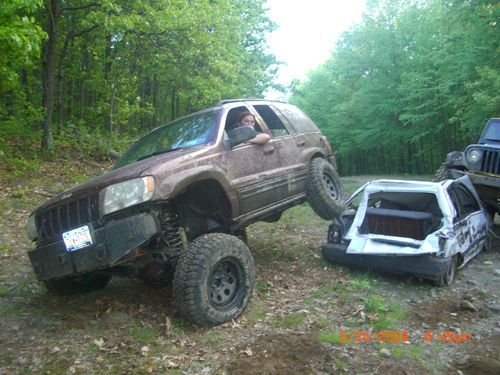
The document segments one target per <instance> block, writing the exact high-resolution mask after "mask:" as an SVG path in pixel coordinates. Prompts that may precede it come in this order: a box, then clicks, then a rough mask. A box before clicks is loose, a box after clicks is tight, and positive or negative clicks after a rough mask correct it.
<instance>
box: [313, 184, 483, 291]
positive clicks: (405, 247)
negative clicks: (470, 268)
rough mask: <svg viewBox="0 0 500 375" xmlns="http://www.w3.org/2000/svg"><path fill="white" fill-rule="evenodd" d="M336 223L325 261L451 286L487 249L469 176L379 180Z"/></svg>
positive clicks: (355, 198)
mask: <svg viewBox="0 0 500 375" xmlns="http://www.w3.org/2000/svg"><path fill="white" fill-rule="evenodd" d="M347 207H348V209H347V210H346V211H344V213H343V214H342V216H341V217H340V218H339V219H337V220H334V222H333V224H332V225H330V228H329V230H328V242H327V244H325V245H324V246H323V249H322V250H323V257H324V258H325V259H326V260H329V261H333V262H338V263H342V264H347V265H350V266H354V267H358V268H359V267H361V268H368V269H375V270H379V271H384V272H390V273H397V274H409V275H414V276H418V277H422V278H425V279H429V280H432V281H433V282H434V283H435V284H436V285H439V286H443V285H450V284H451V283H452V282H453V280H454V278H455V274H456V271H457V269H459V268H462V267H463V266H465V265H466V264H467V263H468V262H469V261H470V260H471V259H472V258H473V257H474V256H476V255H477V254H478V253H479V252H480V251H481V250H482V249H483V247H484V246H485V244H486V241H487V236H488V230H489V227H490V226H491V221H490V217H489V215H488V213H487V212H486V211H485V209H484V207H483V206H482V204H481V201H480V200H479V197H478V195H477V193H476V191H475V189H474V186H473V185H472V183H471V181H470V179H469V177H467V176H464V177H462V178H460V179H458V180H446V181H441V182H427V181H403V180H377V181H371V182H368V183H367V184H365V185H364V186H362V187H361V188H359V189H358V190H357V191H356V192H355V193H354V194H353V195H352V196H351V198H350V199H349V200H348V201H347Z"/></svg>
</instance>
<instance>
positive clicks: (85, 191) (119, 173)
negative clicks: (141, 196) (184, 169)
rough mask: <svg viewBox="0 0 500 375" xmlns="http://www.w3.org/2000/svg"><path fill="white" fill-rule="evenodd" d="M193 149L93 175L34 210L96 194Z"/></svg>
mask: <svg viewBox="0 0 500 375" xmlns="http://www.w3.org/2000/svg"><path fill="white" fill-rule="evenodd" d="M193 151H194V149H185V150H177V151H174V152H171V153H165V154H161V155H156V156H152V157H151V158H148V159H144V160H141V161H138V162H136V163H133V164H129V165H126V166H123V167H121V168H119V169H115V170H111V171H109V172H107V173H105V174H103V175H101V176H97V177H94V178H92V179H90V180H89V181H87V182H84V183H83V184H80V185H77V186H75V187H73V188H71V189H69V190H66V191H64V192H62V193H60V194H58V195H56V196H55V197H53V198H51V199H49V200H48V201H46V202H45V203H44V204H43V205H41V206H40V207H39V208H37V209H36V210H35V212H39V211H43V210H45V209H47V208H50V207H52V206H57V205H58V204H59V203H62V202H65V201H70V200H73V199H75V198H77V197H79V196H82V195H92V194H98V193H99V192H100V191H101V190H102V189H104V188H105V187H106V186H109V185H112V184H116V183H118V182H121V181H125V180H130V179H132V178H136V177H141V176H144V175H147V174H148V171H149V170H151V169H152V168H154V167H155V166H157V165H158V164H164V163H169V162H171V161H177V160H176V159H178V158H180V157H182V156H184V155H186V154H189V153H191V152H193Z"/></svg>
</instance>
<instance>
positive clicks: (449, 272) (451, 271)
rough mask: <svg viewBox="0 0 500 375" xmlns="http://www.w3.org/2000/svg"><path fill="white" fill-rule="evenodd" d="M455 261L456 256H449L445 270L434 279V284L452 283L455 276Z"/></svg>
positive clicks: (445, 284) (456, 259)
mask: <svg viewBox="0 0 500 375" xmlns="http://www.w3.org/2000/svg"><path fill="white" fill-rule="evenodd" d="M457 261H458V258H457V256H456V255H454V256H453V257H451V260H450V262H449V263H448V266H447V267H446V270H445V272H444V273H443V275H441V277H440V278H439V279H437V280H434V281H433V282H434V285H436V286H448V285H451V284H453V281H455V276H456V274H457Z"/></svg>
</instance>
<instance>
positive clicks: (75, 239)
mask: <svg viewBox="0 0 500 375" xmlns="http://www.w3.org/2000/svg"><path fill="white" fill-rule="evenodd" d="M62 236H63V240H64V244H65V245H66V249H67V250H68V251H75V250H78V249H81V248H84V247H87V246H90V245H92V236H91V235H90V229H89V227H88V226H87V225H84V226H83V227H80V228H76V229H73V230H70V231H68V232H64V233H63V234H62Z"/></svg>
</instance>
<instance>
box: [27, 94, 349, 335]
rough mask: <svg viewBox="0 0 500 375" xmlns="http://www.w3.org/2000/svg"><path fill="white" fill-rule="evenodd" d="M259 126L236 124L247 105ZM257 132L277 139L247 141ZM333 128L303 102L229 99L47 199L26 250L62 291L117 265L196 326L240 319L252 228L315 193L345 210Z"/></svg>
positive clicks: (89, 282)
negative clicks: (167, 288) (162, 294)
mask: <svg viewBox="0 0 500 375" xmlns="http://www.w3.org/2000/svg"><path fill="white" fill-rule="evenodd" d="M245 111H249V112H251V113H252V114H253V115H254V116H255V118H256V125H255V129H253V128H252V127H249V126H246V127H245V126H243V127H236V126H235V124H236V122H237V119H238V117H239V115H240V114H241V113H242V112H245ZM257 132H263V133H267V134H268V135H269V136H270V137H271V139H270V140H269V141H268V142H267V143H266V144H264V145H258V144H254V143H252V142H249V141H250V140H251V139H252V138H253V137H255V136H256V135H257ZM341 196H342V186H341V184H340V181H339V177H338V175H337V172H336V170H335V161H334V157H333V154H332V148H331V147H330V145H329V143H328V141H327V139H326V138H325V136H323V135H322V134H321V132H320V131H319V129H318V128H317V127H316V125H314V123H313V122H312V121H311V120H310V119H309V118H308V117H307V116H306V115H305V114H304V113H303V112H302V111H300V110H299V109H297V108H296V107H294V106H292V105H290V104H286V103H281V102H273V101H264V100H244V99H243V100H228V101H222V102H220V103H218V104H217V105H216V106H215V107H214V108H210V109H207V110H203V111H200V112H197V113H194V114H192V115H189V116H186V117H183V118H180V119H178V120H176V121H174V122H171V123H169V124H167V125H165V126H162V127H159V128H156V129H154V130H153V131H151V132H150V133H148V134H146V135H145V136H144V137H143V138H141V139H139V140H138V141H137V142H136V143H134V144H133V145H132V146H131V147H130V148H129V149H128V150H127V151H126V152H125V153H124V154H123V156H122V157H121V159H119V160H118V162H117V163H116V165H115V166H114V168H113V170H112V171H110V172H108V173H106V174H104V175H102V176H100V177H97V178H94V179H92V180H90V181H88V182H86V183H84V184H82V185H79V186H77V187H75V188H73V189H71V190H68V191H65V192H63V193H62V194H60V195H58V196H56V197H54V198H52V199H50V200H49V201H47V202H46V203H45V204H44V205H42V206H41V207H39V208H38V209H36V210H35V211H34V212H33V214H32V215H31V216H30V217H29V219H28V234H29V236H30V238H31V239H32V240H33V241H36V249H35V250H33V251H30V252H29V258H30V260H31V263H32V265H33V269H34V271H35V273H36V275H37V277H38V279H39V280H41V281H43V282H44V284H45V285H46V287H47V289H49V291H52V292H54V293H56V294H70V293H75V292H86V291H95V290H99V289H102V288H104V287H105V286H106V284H107V283H108V282H109V280H110V279H111V277H112V275H114V274H122V275H123V274H133V275H137V276H139V277H140V278H141V279H143V280H144V281H145V282H146V283H148V284H151V285H153V286H160V285H163V284H165V283H168V282H170V281H173V294H174V298H175V300H176V307H177V309H178V311H179V313H180V314H181V315H182V317H183V318H185V319H187V320H189V321H192V322H194V323H197V324H200V325H213V324H219V323H222V322H225V321H228V320H231V319H234V318H236V317H238V316H239V315H240V314H241V313H242V312H243V310H244V308H245V306H246V305H247V302H248V300H249V298H250V295H251V292H252V289H253V284H254V280H255V271H254V264H253V259H252V256H251V254H250V252H249V249H248V247H247V246H246V244H245V240H246V239H245V227H246V226H248V225H249V224H251V223H254V222H257V221H268V222H273V221H277V220H279V218H280V216H281V213H282V212H283V211H285V210H286V209H288V208H290V207H292V206H295V205H297V204H300V203H302V202H304V201H306V200H308V201H309V202H310V204H311V206H312V207H313V209H314V210H315V211H316V212H317V213H318V214H319V215H320V216H321V217H323V218H325V219H331V218H332V217H333V216H335V215H336V214H337V213H338V212H341V211H342V209H343V206H342V203H341V201H340V199H339V198H341Z"/></svg>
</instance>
